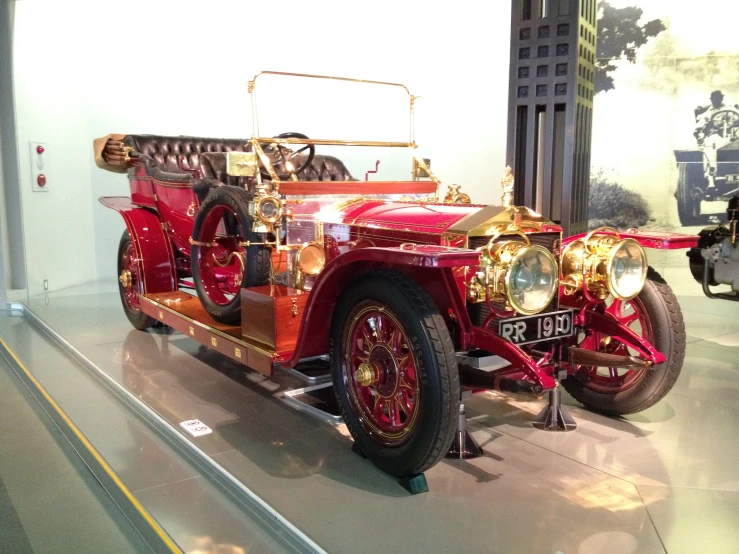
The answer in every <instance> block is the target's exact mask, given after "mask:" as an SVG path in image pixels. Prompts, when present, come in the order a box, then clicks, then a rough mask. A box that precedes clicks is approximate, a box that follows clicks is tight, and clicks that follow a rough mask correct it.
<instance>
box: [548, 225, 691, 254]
mask: <svg viewBox="0 0 739 554" xmlns="http://www.w3.org/2000/svg"><path fill="white" fill-rule="evenodd" d="M618 233H619V235H621V238H622V239H625V238H631V239H634V240H636V241H637V242H638V243H639V244H641V245H642V247H644V248H656V249H659V250H680V249H685V248H694V247H696V246H698V236H697V235H684V234H682V233H665V232H662V231H639V230H638V229H629V230H627V231H618ZM586 235H587V233H583V234H581V235H573V236H571V237H567V238H566V239H564V240H563V241H562V244H563V246H564V245H567V244H569V243H571V242H572V241H575V240H578V239H581V238H584V237H585V236H586Z"/></svg>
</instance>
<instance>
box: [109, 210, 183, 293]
mask: <svg viewBox="0 0 739 554" xmlns="http://www.w3.org/2000/svg"><path fill="white" fill-rule="evenodd" d="M100 203H101V204H102V205H103V206H105V207H106V208H110V209H112V210H115V211H117V212H118V213H120V214H121V216H123V221H125V223H126V227H127V228H128V233H129V235H131V240H132V241H133V244H134V248H136V256H137V258H138V263H139V264H141V267H140V269H141V275H143V276H144V282H143V294H152V293H158V292H172V291H176V290H177V271H176V270H175V264H174V253H173V252H172V246H171V244H170V242H169V239H168V238H167V235H166V234H165V232H164V229H163V228H162V222H161V221H160V219H159V216H158V215H157V214H156V213H155V212H153V211H151V210H148V209H146V208H141V207H139V206H136V205H135V204H132V203H131V199H130V198H128V197H126V196H104V197H102V198H100ZM144 260H146V264H144Z"/></svg>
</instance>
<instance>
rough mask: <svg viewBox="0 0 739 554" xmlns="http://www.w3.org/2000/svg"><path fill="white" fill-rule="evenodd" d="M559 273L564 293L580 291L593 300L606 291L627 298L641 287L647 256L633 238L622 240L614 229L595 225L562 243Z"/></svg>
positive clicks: (603, 295)
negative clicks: (586, 232)
mask: <svg viewBox="0 0 739 554" xmlns="http://www.w3.org/2000/svg"><path fill="white" fill-rule="evenodd" d="M561 274H562V275H561V277H562V285H563V289H564V293H565V294H566V295H568V296H571V295H573V294H576V293H577V292H578V291H583V292H584V293H585V294H586V295H587V296H589V297H591V298H592V299H595V300H604V299H605V298H607V297H608V295H613V296H614V297H615V298H618V299H620V300H631V299H632V298H634V297H635V296H636V295H638V294H639V293H640V292H641V290H642V288H643V287H644V282H645V281H646V278H647V257H646V254H645V253H644V249H643V248H642V247H641V245H640V244H639V243H638V242H637V241H635V240H634V239H623V240H622V239H621V237H620V235H619V234H618V231H616V230H615V229H612V228H610V227H599V228H598V229H594V230H593V231H591V232H590V233H588V235H587V236H586V237H585V238H583V239H579V240H576V241H573V242H571V243H570V244H568V245H567V246H566V247H565V249H564V250H563V251H562V263H561Z"/></svg>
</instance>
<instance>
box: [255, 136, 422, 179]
mask: <svg viewBox="0 0 739 554" xmlns="http://www.w3.org/2000/svg"><path fill="white" fill-rule="evenodd" d="M251 140H252V141H254V140H256V141H259V142H269V143H274V144H311V145H315V146H386V147H389V148H414V147H415V144H413V143H412V142H392V141H381V140H341V139H303V138H276V137H256V138H253V139H251ZM262 161H264V160H262ZM424 165H425V164H424ZM429 176H431V174H430V173H429Z"/></svg>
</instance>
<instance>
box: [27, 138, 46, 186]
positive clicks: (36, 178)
mask: <svg viewBox="0 0 739 554" xmlns="http://www.w3.org/2000/svg"><path fill="white" fill-rule="evenodd" d="M29 145H30V149H31V190H33V192H48V191H49V178H48V169H47V167H46V166H47V163H46V158H47V156H48V154H47V153H46V143H45V142H38V141H33V140H32V141H30V143H29Z"/></svg>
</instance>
